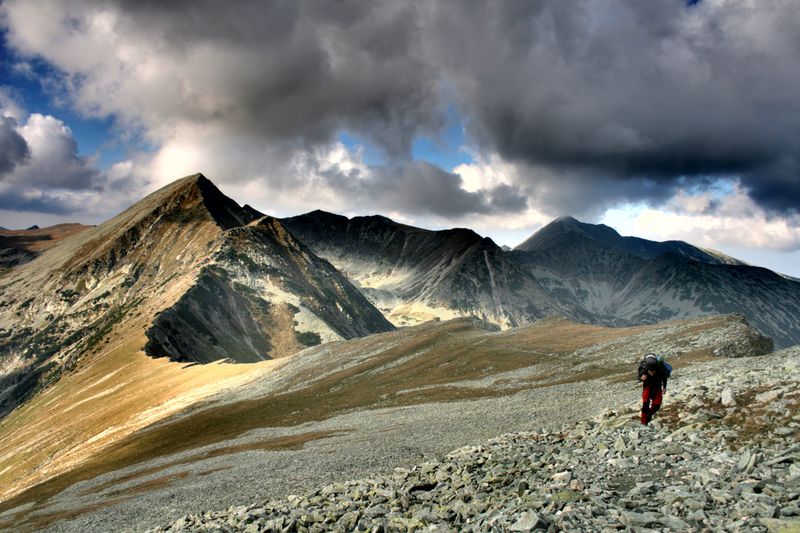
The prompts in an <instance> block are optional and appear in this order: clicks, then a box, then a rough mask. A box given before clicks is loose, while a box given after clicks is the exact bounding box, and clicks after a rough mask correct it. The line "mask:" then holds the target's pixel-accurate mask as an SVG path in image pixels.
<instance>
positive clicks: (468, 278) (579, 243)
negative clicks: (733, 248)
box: [283, 211, 800, 347]
mask: <svg viewBox="0 0 800 533" xmlns="http://www.w3.org/2000/svg"><path fill="white" fill-rule="evenodd" d="M283 223H284V224H285V226H286V227H287V228H288V229H289V230H290V231H292V232H293V233H294V234H295V235H296V236H297V238H298V239H300V240H301V241H303V242H305V243H306V244H307V245H308V246H309V247H311V249H313V250H314V251H315V252H316V253H317V254H318V255H320V256H321V257H324V258H326V259H328V260H329V261H331V263H332V264H333V265H334V266H336V267H337V268H338V269H339V270H341V271H342V272H343V273H344V274H345V275H347V276H348V277H349V278H350V279H351V280H352V281H353V282H354V283H355V284H357V285H358V286H359V287H360V288H361V290H362V291H364V293H365V294H366V295H367V297H368V298H370V299H371V301H373V303H375V305H376V306H377V307H378V308H379V309H381V311H383V312H384V314H385V315H386V316H387V317H388V318H389V319H390V320H392V321H393V322H394V323H395V324H397V325H404V324H414V323H418V322H419V321H423V320H426V319H430V318H431V317H439V318H452V317H453V316H465V315H473V316H477V317H480V318H482V319H484V320H487V321H490V322H493V323H496V324H498V325H500V326H502V327H509V326H517V325H521V324H527V323H529V322H531V321H534V320H536V319H538V318H541V317H542V316H546V315H554V314H558V315H563V316H566V317H568V318H570V319H572V320H576V321H580V322H593V323H598V324H604V325H612V326H630V325H636V324H648V323H654V322H658V321H661V320H668V319H683V318H691V317H696V316H701V315H706V314H715V313H732V312H738V313H742V314H744V315H745V316H746V317H747V319H748V320H749V321H750V322H751V323H752V324H753V325H754V326H755V327H757V328H758V329H759V330H760V331H762V332H763V333H764V334H766V335H768V336H770V337H772V338H773V339H774V340H775V343H776V345H777V346H779V347H785V346H789V345H793V344H797V343H799V342H800V324H799V323H798V322H797V321H796V320H795V318H794V317H796V316H800V283H798V282H797V281H794V280H792V279H790V278H786V277H785V276H780V275H778V274H775V273H774V272H772V271H770V270H767V269H764V268H759V267H754V266H749V265H746V264H745V263H743V262H741V261H739V260H737V259H734V258H732V257H728V256H726V255H724V254H721V253H719V252H714V251H710V250H704V249H702V248H698V247H695V246H692V245H691V244H688V243H685V242H682V241H668V242H653V241H648V240H645V239H640V238H636V237H622V236H620V235H619V233H617V232H616V231H615V230H613V229H612V228H610V227H608V226H605V225H593V224H585V223H582V222H579V221H578V220H576V219H574V218H572V217H564V218H559V219H557V220H555V221H553V222H552V223H550V224H549V225H547V226H545V227H544V228H542V229H541V230H539V231H538V232H536V233H535V234H534V235H533V236H531V237H530V238H529V239H528V240H526V241H525V242H524V243H522V244H521V245H519V246H518V247H517V248H516V249H514V250H511V251H505V250H503V249H502V248H500V247H498V246H497V245H496V244H495V243H494V242H492V241H491V239H488V238H481V237H480V236H479V235H477V234H475V233H474V232H472V231H470V230H465V229H454V230H445V231H429V230H423V229H420V228H414V227H410V226H405V225H402V224H397V223H396V222H393V221H392V220H389V219H387V218H385V217H379V216H373V217H354V218H352V219H348V218H346V217H342V216H339V215H333V214H331V213H326V212H323V211H313V212H311V213H307V214H305V215H300V216H297V217H291V218H286V219H283Z"/></svg>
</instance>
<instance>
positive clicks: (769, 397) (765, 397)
mask: <svg viewBox="0 0 800 533" xmlns="http://www.w3.org/2000/svg"><path fill="white" fill-rule="evenodd" d="M780 397H781V391H780V390H779V389H773V390H768V391H765V392H762V393H761V394H756V397H755V401H756V403H770V402H774V401H775V400H777V399H778V398H780Z"/></svg>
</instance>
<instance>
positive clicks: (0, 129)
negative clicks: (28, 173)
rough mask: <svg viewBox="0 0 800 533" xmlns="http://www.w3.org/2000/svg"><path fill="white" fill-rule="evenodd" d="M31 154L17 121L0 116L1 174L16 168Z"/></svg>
mask: <svg viewBox="0 0 800 533" xmlns="http://www.w3.org/2000/svg"><path fill="white" fill-rule="evenodd" d="M29 155H30V152H29V151H28V143H26V142H25V139H23V138H22V136H21V135H20V134H19V133H17V121H16V120H14V119H13V118H11V117H3V116H0V176H2V175H3V174H5V173H7V172H10V171H12V170H14V168H15V167H16V166H17V165H18V164H20V163H22V162H24V161H25V160H26V159H27V158H28V156H29Z"/></svg>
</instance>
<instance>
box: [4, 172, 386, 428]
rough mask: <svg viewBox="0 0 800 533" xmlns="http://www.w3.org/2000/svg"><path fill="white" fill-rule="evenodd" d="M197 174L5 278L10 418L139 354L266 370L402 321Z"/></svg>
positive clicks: (6, 378)
mask: <svg viewBox="0 0 800 533" xmlns="http://www.w3.org/2000/svg"><path fill="white" fill-rule="evenodd" d="M259 215H260V213H258V212H256V211H255V210H252V209H243V208H241V207H239V206H238V204H236V202H234V201H233V200H231V199H230V198H228V197H226V196H225V195H224V194H222V193H221V192H220V191H219V190H218V189H217V188H216V187H215V186H214V184H213V183H211V181H209V180H208V179H207V178H205V177H204V176H202V175H201V174H197V175H194V176H189V177H186V178H183V179H181V180H178V181H176V182H174V183H172V184H170V185H168V186H166V187H164V188H163V189H161V190H159V191H156V192H155V193H153V194H151V195H150V196H148V197H147V198H145V199H143V200H142V201H140V202H138V203H137V204H135V205H133V206H132V207H130V208H129V209H127V210H126V211H124V212H123V213H121V214H120V215H117V216H116V217H114V218H113V219H111V220H109V221H108V222H106V223H104V224H101V225H99V226H97V227H94V228H91V229H86V230H84V231H81V232H79V233H75V234H74V235H72V236H70V237H67V238H64V239H62V240H61V241H59V242H57V243H55V244H53V245H52V246H51V247H50V248H49V249H47V250H46V251H44V252H43V253H42V254H41V255H40V256H37V257H36V258H35V259H33V260H32V261H30V262H28V263H26V264H23V265H20V266H16V267H14V268H12V269H11V270H10V271H8V272H7V273H6V275H4V276H3V277H2V278H0V298H2V301H0V336H1V337H2V340H3V343H2V345H0V416H2V415H5V414H7V413H8V412H9V411H10V410H11V409H13V408H14V407H16V406H17V405H19V404H20V403H22V402H23V401H25V400H26V399H28V398H30V397H31V396H32V395H33V394H35V393H36V392H37V391H39V390H42V389H43V388H45V387H46V386H48V385H49V384H52V383H54V382H56V381H57V380H58V379H59V378H60V377H61V376H62V375H63V374H64V373H65V372H72V371H74V370H76V369H78V368H80V367H81V366H83V365H85V364H87V361H86V360H85V359H86V358H87V357H91V358H92V359H91V360H94V359H95V358H102V357H106V356H108V353H109V350H111V349H112V348H113V347H114V346H116V344H112V341H114V342H115V343H119V342H121V339H130V342H131V345H130V346H128V347H127V348H126V349H129V350H134V351H135V350H142V351H143V352H144V353H146V354H147V355H149V356H152V357H167V358H169V359H170V360H174V361H179V362H193V363H208V362H210V361H215V360H223V359H224V360H233V361H238V362H254V361H261V360H266V359H271V358H276V357H283V356H286V355H288V354H291V353H294V352H296V351H298V350H300V349H302V348H303V347H305V346H309V345H313V344H317V343H319V342H323V341H329V340H337V339H344V338H352V337H355V336H360V335H366V334H369V333H373V332H380V331H388V330H391V329H392V326H391V324H389V322H387V321H386V320H385V319H384V318H383V316H382V315H381V314H380V312H379V311H377V310H376V309H375V308H374V307H373V306H372V305H371V304H370V303H369V302H368V301H367V300H366V299H365V298H364V297H363V296H362V295H361V294H360V293H359V292H358V290H357V289H355V288H354V287H353V286H352V285H351V284H350V283H349V282H348V281H347V280H346V279H345V278H344V277H343V276H341V274H339V273H338V272H337V271H336V270H335V269H334V268H333V267H332V266H331V265H330V264H329V263H327V262H326V261H323V260H321V259H319V258H318V257H316V256H315V255H314V254H313V252H311V251H310V250H309V249H308V248H306V247H305V246H303V245H302V244H300V243H299V242H297V240H296V239H294V238H293V237H292V236H291V235H290V234H289V233H288V232H287V231H286V229H285V228H283V227H282V226H281V225H280V223H279V222H277V221H275V220H274V219H271V218H269V217H263V216H261V218H258V216H259Z"/></svg>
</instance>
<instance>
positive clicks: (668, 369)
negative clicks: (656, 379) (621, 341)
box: [638, 353, 672, 378]
mask: <svg viewBox="0 0 800 533" xmlns="http://www.w3.org/2000/svg"><path fill="white" fill-rule="evenodd" d="M649 361H654V362H656V363H658V364H659V366H661V370H662V371H663V372H664V375H665V376H666V377H667V378H669V377H670V376H671V375H672V365H671V364H669V363H668V362H667V361H666V360H665V359H664V356H663V355H656V354H654V353H648V354H646V355H645V356H644V359H642V360H641V362H640V363H639V370H638V374H639V377H642V375H643V374H644V373H645V370H646V368H647V363H648V362H649Z"/></svg>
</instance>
